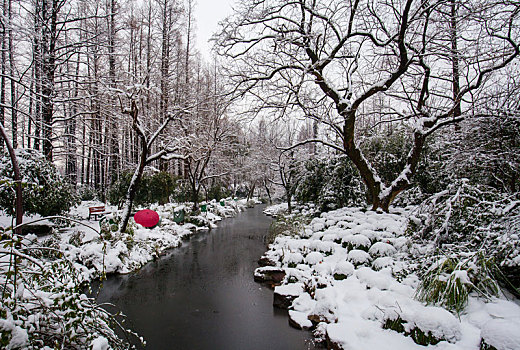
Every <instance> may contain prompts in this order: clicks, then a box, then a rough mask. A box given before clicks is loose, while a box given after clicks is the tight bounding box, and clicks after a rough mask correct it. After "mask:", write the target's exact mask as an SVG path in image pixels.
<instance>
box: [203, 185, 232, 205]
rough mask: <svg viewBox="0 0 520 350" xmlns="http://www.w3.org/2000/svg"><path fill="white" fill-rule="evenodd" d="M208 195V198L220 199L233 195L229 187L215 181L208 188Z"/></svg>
mask: <svg viewBox="0 0 520 350" xmlns="http://www.w3.org/2000/svg"><path fill="white" fill-rule="evenodd" d="M206 196H207V198H208V200H211V199H215V200H217V201H219V200H220V199H221V198H227V197H229V196H231V191H230V190H229V189H227V188H226V187H225V186H224V185H223V184H222V183H219V182H215V183H214V184H212V186H211V187H210V188H209V189H208V192H207V194H206Z"/></svg>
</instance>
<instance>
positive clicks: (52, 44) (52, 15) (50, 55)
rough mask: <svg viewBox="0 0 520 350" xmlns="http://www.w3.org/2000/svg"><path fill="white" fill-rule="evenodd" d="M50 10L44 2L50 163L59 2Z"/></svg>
mask: <svg viewBox="0 0 520 350" xmlns="http://www.w3.org/2000/svg"><path fill="white" fill-rule="evenodd" d="M51 5H52V6H51V7H50V8H48V4H47V1H43V7H42V17H43V19H44V22H45V25H44V26H43V36H42V39H43V43H42V47H43V84H42V131H43V135H42V136H43V154H44V155H45V158H46V159H47V160H49V161H52V159H53V146H52V122H53V121H52V118H53V112H54V102H53V98H54V92H55V91H54V89H55V86H54V73H55V71H56V40H57V36H58V33H57V20H58V0H52V1H51Z"/></svg>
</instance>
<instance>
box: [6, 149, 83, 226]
mask: <svg viewBox="0 0 520 350" xmlns="http://www.w3.org/2000/svg"><path fill="white" fill-rule="evenodd" d="M16 157H17V158H18V162H19V166H20V172H21V175H22V187H23V190H22V191H23V205H24V211H25V212H26V213H29V214H40V215H42V216H51V215H56V214H60V213H63V212H66V211H68V210H69V209H70V208H71V207H72V206H73V205H75V204H76V203H78V202H79V200H78V198H77V196H76V194H75V191H74V188H73V187H72V186H71V185H70V184H68V183H67V182H66V181H65V179H64V178H63V177H62V176H61V175H60V173H59V172H58V170H57V169H56V167H55V166H54V164H52V163H51V162H49V161H47V160H46V159H45V158H44V157H43V156H42V155H41V154H39V153H38V152H37V151H35V150H31V149H17V150H16ZM14 198H15V192H14V182H13V167H12V164H11V159H10V158H9V156H8V155H7V154H6V153H5V152H2V153H0V209H3V210H4V211H5V212H6V213H7V214H9V215H12V214H13V212H14Z"/></svg>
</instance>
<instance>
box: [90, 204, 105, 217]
mask: <svg viewBox="0 0 520 350" xmlns="http://www.w3.org/2000/svg"><path fill="white" fill-rule="evenodd" d="M105 214H108V212H106V211H105V206H104V205H101V206H98V207H89V208H88V219H89V220H90V218H91V217H92V216H93V217H94V220H97V219H98V218H97V217H98V216H102V215H105Z"/></svg>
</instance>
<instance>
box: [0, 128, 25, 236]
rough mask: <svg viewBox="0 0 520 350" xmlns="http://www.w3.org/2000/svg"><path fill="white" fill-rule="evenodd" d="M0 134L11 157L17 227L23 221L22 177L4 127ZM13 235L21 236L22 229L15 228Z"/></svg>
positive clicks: (0, 129)
mask: <svg viewBox="0 0 520 350" xmlns="http://www.w3.org/2000/svg"><path fill="white" fill-rule="evenodd" d="M0 134H1V135H2V138H3V139H4V142H5V144H6V147H7V150H8V152H9V156H10V157H11V163H12V165H13V173H14V181H15V183H16V204H15V212H16V226H19V225H21V224H22V221H23V202H22V200H23V199H22V176H21V175H20V168H19V167H18V161H17V160H16V154H15V152H14V149H13V146H12V145H11V143H10V142H9V138H8V137H7V133H6V132H5V129H4V126H3V125H2V124H0ZM14 233H16V234H18V235H19V234H21V233H22V228H21V227H17V228H16V230H15V231H14Z"/></svg>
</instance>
